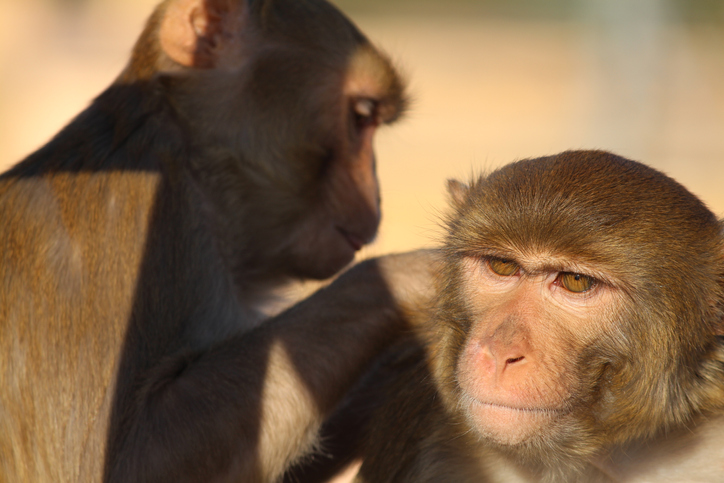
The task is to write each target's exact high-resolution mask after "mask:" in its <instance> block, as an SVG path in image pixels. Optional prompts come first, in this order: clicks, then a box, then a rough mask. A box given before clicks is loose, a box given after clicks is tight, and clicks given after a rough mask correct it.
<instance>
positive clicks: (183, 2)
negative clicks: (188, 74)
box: [159, 0, 244, 69]
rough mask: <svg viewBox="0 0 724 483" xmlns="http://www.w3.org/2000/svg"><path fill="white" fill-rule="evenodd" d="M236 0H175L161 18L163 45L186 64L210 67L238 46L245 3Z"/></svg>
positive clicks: (160, 33) (179, 61) (162, 46)
mask: <svg viewBox="0 0 724 483" xmlns="http://www.w3.org/2000/svg"><path fill="white" fill-rule="evenodd" d="M243 4H244V2H240V1H234V0H175V1H172V2H170V3H169V4H168V6H167V7H166V10H165V12H164V15H163V19H162V20H161V25H160V29H159V41H160V44H161V49H162V50H163V51H164V52H165V54H166V55H167V56H169V57H170V58H171V59H172V60H174V61H175V62H177V63H179V64H181V65H182V66H184V67H197V68H202V69H210V68H213V67H216V66H218V64H219V61H220V57H221V56H222V54H224V53H225V52H226V51H228V50H229V49H230V48H233V47H234V46H235V45H236V46H238V40H239V37H240V35H241V29H242V24H243V21H242V20H243V19H242V9H243V7H242V5H243Z"/></svg>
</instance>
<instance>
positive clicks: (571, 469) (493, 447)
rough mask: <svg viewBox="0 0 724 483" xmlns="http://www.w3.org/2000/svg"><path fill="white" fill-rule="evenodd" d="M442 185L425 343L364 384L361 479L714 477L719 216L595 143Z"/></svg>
mask: <svg viewBox="0 0 724 483" xmlns="http://www.w3.org/2000/svg"><path fill="white" fill-rule="evenodd" d="M451 187H452V192H453V194H454V195H453V198H454V203H453V204H454V210H453V213H452V215H451V216H450V217H449V219H448V221H447V236H446V240H445V244H444V248H443V252H444V258H445V267H444V269H443V270H442V275H441V277H440V295H439V301H438V303H437V304H436V307H435V309H433V310H432V311H431V312H430V316H429V320H428V323H429V334H427V339H426V340H427V342H426V343H425V347H424V348H420V347H417V348H416V347H415V344H414V343H413V344H411V346H410V347H408V348H407V349H406V350H403V351H401V352H400V353H399V354H397V355H396V356H395V357H393V358H392V359H390V360H389V362H388V363H387V364H386V365H384V366H383V367H382V368H381V369H379V370H378V371H377V373H376V374H375V375H374V376H373V377H372V378H371V379H370V380H371V381H373V382H372V383H371V384H370V388H369V389H367V391H374V392H373V393H369V392H363V395H364V396H365V397H366V400H367V403H368V406H367V407H365V406H359V407H358V409H360V408H361V410H362V411H361V413H362V414H364V413H365V411H372V416H371V424H370V425H369V428H368V430H367V432H366V435H365V436H364V438H363V440H364V443H363V445H362V451H361V452H360V453H357V456H359V455H362V456H364V457H365V461H364V464H363V466H362V468H361V470H360V474H359V476H358V478H357V481H358V482H370V483H372V482H374V483H380V482H396V483H399V482H481V481H483V482H538V481H547V482H570V481H578V482H586V483H588V482H595V481H626V482H634V481H636V482H654V481H655V482H662V481H671V482H674V481H677V482H681V481H697V482H716V481H721V479H722V475H724V340H723V339H722V337H721V334H722V333H723V332H724V322H723V309H724V238H723V235H722V224H721V222H720V221H718V220H717V218H716V217H715V216H714V215H713V214H712V213H711V212H710V211H709V210H708V209H707V208H706V207H705V206H704V205H703V204H702V203H701V202H700V201H699V200H698V199H697V198H696V197H695V196H694V195H692V194H691V193H689V192H688V191H687V190H686V189H685V188H683V187H682V186H681V185H679V184H678V183H676V182H675V181H673V180H672V179H670V178H668V177H667V176H665V175H663V174H661V173H659V172H657V171H655V170H653V169H651V168H648V167H646V166H644V165H642V164H639V163H636V162H633V161H629V160H626V159H624V158H620V157H617V156H614V155H612V154H609V153H605V152H599V151H592V152H587V151H582V152H566V153H562V154H560V155H557V156H551V157H546V158H540V159H534V160H524V161H519V162H516V163H513V164H510V165H508V166H506V167H503V168H501V169H499V170H497V171H495V172H493V173H492V174H490V175H488V176H483V177H481V178H480V179H478V180H477V181H474V182H473V183H472V185H471V186H470V187H469V188H468V187H465V186H464V185H462V184H459V183H452V184H451ZM426 353H427V357H426V356H425V354H426ZM376 401H382V402H381V403H379V407H377V409H376V410H375V409H372V410H371V409H370V406H369V405H370V404H372V405H374V403H375V402H376Z"/></svg>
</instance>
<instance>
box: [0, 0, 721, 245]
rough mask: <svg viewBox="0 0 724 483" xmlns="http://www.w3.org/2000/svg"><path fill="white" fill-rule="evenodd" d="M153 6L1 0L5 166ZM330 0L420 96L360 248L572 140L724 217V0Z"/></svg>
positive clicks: (0, 140)
mask: <svg viewBox="0 0 724 483" xmlns="http://www.w3.org/2000/svg"><path fill="white" fill-rule="evenodd" d="M155 3H156V0H0V168H2V169H4V168H6V167H7V166H9V165H11V164H13V163H15V162H17V161H19V160H20V159H21V158H23V157H24V156H26V155H27V154H29V153H30V152H32V151H33V150H35V149H36V148H38V147H39V146H41V145H42V144H43V143H45V142H46V141H47V140H48V139H49V137H50V136H52V135H53V134H54V133H55V132H57V131H58V130H59V129H60V128H61V127H62V126H63V125H64V124H65V123H67V122H68V121H69V120H70V119H71V118H72V117H73V116H74V115H75V114H77V113H78V112H79V111H80V110H82V109H83V108H84V107H85V106H86V105H87V104H88V103H89V102H90V100H91V99H92V98H93V97H95V96H96V95H97V94H99V93H100V92H101V91H102V90H103V89H104V88H105V87H106V86H108V85H109V84H110V83H111V82H112V81H113V79H114V77H115V76H116V75H117V74H118V73H119V72H120V70H121V68H122V67H123V65H124V63H125V61H126V59H127V57H128V54H129V52H130V49H131V47H132V45H133V42H134V40H135V38H136V37H137V36H138V34H139V33H140V31H141V28H142V25H143V23H144V21H145V19H146V17H147V16H148V15H149V14H150V12H151V10H152V8H153V6H154V5H155ZM336 3H337V5H338V6H339V7H340V8H342V9H343V10H344V11H345V12H347V13H348V14H349V15H350V17H352V19H353V20H354V21H355V22H356V23H357V24H358V25H359V26H360V27H361V28H362V29H363V30H364V31H365V32H366V33H367V34H368V36H369V37H370V38H371V39H372V40H373V41H375V42H376V43H377V44H378V45H380V46H382V48H383V49H384V50H386V51H387V52H388V53H389V54H390V55H391V56H392V57H393V58H394V59H395V60H396V61H397V62H398V63H399V65H400V67H401V69H402V71H403V72H405V74H406V75H407V77H408V78H409V79H410V89H411V92H412V95H413V98H414V104H413V109H412V110H411V112H410V113H409V115H408V116H407V118H406V119H405V120H404V121H403V122H402V123H400V124H398V125H397V126H395V127H393V128H390V129H386V130H384V131H383V132H382V133H381V135H380V136H379V137H378V139H377V150H378V159H379V163H380V164H379V174H380V178H381V182H382V189H383V203H384V206H383V209H384V222H383V226H382V228H381V232H380V236H379V239H378V241H377V242H376V243H375V244H374V245H373V246H371V247H370V248H368V249H366V252H365V253H364V254H363V255H366V256H369V255H375V254H381V253H386V252H390V251H397V250H405V249H410V248H415V247H419V246H424V245H429V244H430V243H433V242H434V241H435V240H436V238H437V237H438V236H439V234H440V230H439V229H438V228H436V226H437V225H436V224H437V220H438V219H439V218H440V216H441V214H442V213H444V212H445V210H446V194H445V180H446V179H447V178H460V179H468V178H469V177H470V176H472V175H474V174H476V173H480V172H483V171H487V170H490V169H493V168H495V167H497V166H500V165H502V164H505V163H507V162H509V161H512V160H514V159H519V158H526V157H537V156H541V155H545V154H553V153H556V152H559V151H562V150H566V149H577V148H599V149H607V150H611V151H614V152H616V153H619V154H621V155H624V156H627V157H629V158H633V159H636V160H640V161H644V162H646V163H648V164H650V165H652V166H654V167H656V168H658V169H661V170H663V171H665V172H666V173H668V174H670V175H671V176H673V177H674V178H676V179H677V180H679V181H680V182H682V183H683V184H684V185H685V186H687V187H688V188H689V189H690V190H692V191H693V192H694V193H696V194H697V195H699V196H700V197H701V198H703V199H704V200H705V201H706V203H707V204H708V205H709V206H710V208H712V210H713V211H715V212H716V213H717V214H718V215H720V216H722V215H724V0H357V1H355V0H337V1H336ZM0 222H1V221H0Z"/></svg>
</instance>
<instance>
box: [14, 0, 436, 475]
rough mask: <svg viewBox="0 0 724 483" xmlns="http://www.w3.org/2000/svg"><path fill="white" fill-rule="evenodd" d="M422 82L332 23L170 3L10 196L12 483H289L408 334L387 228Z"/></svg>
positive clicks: (324, 16)
mask: <svg viewBox="0 0 724 483" xmlns="http://www.w3.org/2000/svg"><path fill="white" fill-rule="evenodd" d="M406 105H407V94H406V89H405V82H404V80H403V78H402V77H401V76H400V75H399V73H398V72H397V70H396V68H395V67H394V65H393V63H392V61H391V60H390V59H389V58H388V56H387V55H386V54H384V53H382V52H381V51H380V50H378V49H377V48H376V47H374V46H373V45H372V43H371V42H370V41H369V40H368V39H367V38H366V37H365V36H364V35H363V34H362V33H361V32H360V31H359V29H357V27H356V26H355V25H354V24H353V23H352V22H351V21H350V20H349V19H348V18H347V17H345V16H344V15H343V14H342V13H341V12H340V11H339V10H337V9H336V8H335V7H333V6H332V5H331V4H329V3H327V2H326V1H324V0H165V1H164V2H162V3H161V4H160V5H159V6H158V7H157V8H156V10H155V11H154V13H153V14H152V15H151V17H150V19H149V20H148V22H147V24H146V26H145V28H144V30H143V32H142V34H141V36H140V38H139V40H138V41H137V43H136V44H135V47H134V48H133V51H132V54H131V58H130V61H129V62H128V64H127V66H126V67H125V68H124V70H123V71H122V72H121V73H120V74H119V76H118V78H117V79H116V80H115V81H114V83H113V84H112V85H111V86H110V87H109V88H108V89H107V90H105V91H104V92H103V93H101V94H100V95H99V96H98V97H97V98H96V99H95V100H94V101H93V102H92V103H91V105H90V106H89V107H88V108H87V109H86V110H85V111H83V112H82V113H81V114H79V115H78V116H77V117H76V118H75V119H74V120H73V121H71V122H70V124H69V125H68V126H67V127H65V128H64V129H63V130H62V131H61V132H60V133H59V134H57V135H56V136H55V137H54V138H53V139H52V140H50V142H49V143H48V144H46V145H45V146H44V147H42V148H40V149H39V150H38V151H37V152H35V153H33V154H31V155H30V156H28V157H27V158H26V159H25V160H23V161H21V162H20V163H18V164H17V165H15V166H14V167H12V168H11V169H10V170H8V171H7V172H6V173H4V174H3V175H2V176H1V177H0V220H2V223H0V481H2V482H20V481H33V482H51V481H52V482H73V481H82V482H93V481H97V482H101V481H102V482H104V483H117V482H201V481H203V482H211V481H215V482H222V481H245V482H273V481H277V480H278V478H279V476H280V475H281V474H282V473H283V471H284V469H285V468H286V467H287V466H289V465H290V464H291V463H292V462H293V461H295V460H296V459H298V458H299V457H300V456H302V455H304V454H305V453H306V452H308V451H310V450H311V449H312V448H314V447H315V445H316V444H317V442H316V435H317V432H318V428H319V426H320V424H321V422H322V420H323V419H324V418H325V417H326V416H327V415H328V414H329V413H330V412H331V410H332V409H333V408H334V407H335V405H336V404H337V403H338V401H339V400H340V398H341V397H342V395H343V394H344V392H345V391H346V390H347V388H348V387H349V386H350V385H351V384H352V383H353V381H354V380H355V379H356V378H357V377H358V376H359V375H360V374H361V373H362V371H363V369H364V367H365V366H366V365H367V364H368V363H369V362H370V361H371V360H372V358H374V357H375V356H376V355H377V354H378V353H379V352H380V351H382V350H383V349H384V348H385V347H386V346H387V345H388V344H389V343H391V341H393V340H394V339H395V337H397V334H398V333H399V331H401V330H404V327H405V324H406V318H405V310H406V307H408V306H410V307H413V306H414V305H415V303H416V302H415V300H417V299H418V298H419V297H424V296H425V293H426V292H427V290H428V287H427V285H426V284H427V280H428V279H431V275H430V276H428V272H429V269H428V267H429V266H430V260H428V259H429V256H428V255H426V254H425V253H418V254H414V253H413V254H406V255H399V256H393V255H390V256H389V257H386V258H381V259H378V260H371V261H366V262H363V263H361V264H359V265H357V266H355V267H354V268H352V269H350V270H349V271H347V272H346V273H345V274H344V275H342V276H341V277H340V278H338V279H337V280H336V281H335V282H334V283H332V285H331V286H329V287H327V288H324V289H322V290H321V291H319V292H318V293H317V294H315V295H313V296H311V297H310V298H308V299H307V300H305V301H303V302H301V303H300V304H299V305H296V306H293V307H292V308H290V309H288V310H287V311H284V312H282V313H281V314H279V315H276V316H274V317H271V318H269V317H267V316H266V315H265V310H266V309H265V307H267V306H268V304H269V303H271V302H272V301H273V300H274V297H276V296H277V294H278V292H279V290H280V289H281V288H283V287H284V286H285V284H287V283H289V282H291V281H294V280H303V279H319V280H322V279H326V278H328V277H331V276H333V275H334V274H336V273H338V272H339V271H340V270H342V269H343V268H344V267H346V266H347V265H348V264H349V263H350V262H351V261H352V260H353V258H354V256H355V254H356V252H358V250H359V249H360V248H361V247H362V246H363V245H366V244H368V243H369V242H371V241H372V240H373V238H374V237H375V234H376V232H377V229H378V226H379V221H380V195H379V188H378V182H377V177H376V164H375V163H376V161H375V155H374V151H373V137H374V134H375V132H376V131H377V129H378V128H380V127H382V126H383V125H388V124H391V123H393V122H394V121H396V120H397V119H399V118H400V116H401V115H402V114H403V112H404V111H405V108H406Z"/></svg>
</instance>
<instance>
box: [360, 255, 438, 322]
mask: <svg viewBox="0 0 724 483" xmlns="http://www.w3.org/2000/svg"><path fill="white" fill-rule="evenodd" d="M365 264H370V265H373V266H374V267H375V269H376V270H377V271H378V272H379V274H380V276H381V278H382V280H383V281H384V284H385V288H386V290H387V291H388V293H389V295H390V296H391V298H392V301H393V302H394V304H395V305H396V307H397V309H398V310H400V311H401V312H402V313H404V314H408V315H411V313H417V312H419V311H421V310H426V309H427V308H428V307H429V305H430V303H431V302H432V300H433V299H434V297H435V294H436V280H437V276H438V274H439V273H440V270H441V267H442V256H441V253H440V251H439V250H435V249H423V250H416V251H412V252H406V253H398V254H392V255H385V256H382V257H379V258H374V259H370V260H366V261H364V262H361V263H360V266H363V265H365ZM355 269H356V267H353V268H352V269H351V271H354V270H355Z"/></svg>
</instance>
